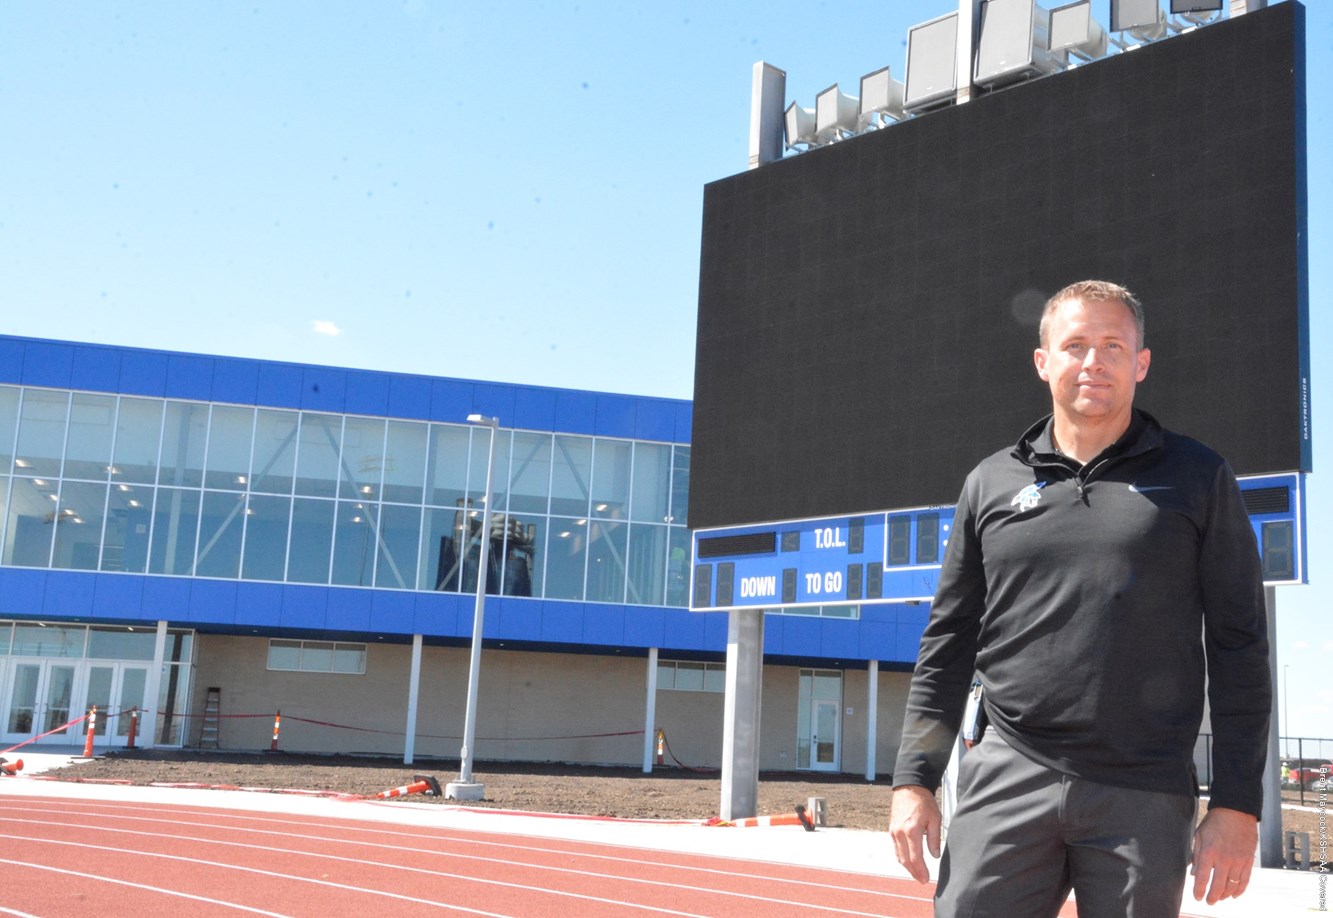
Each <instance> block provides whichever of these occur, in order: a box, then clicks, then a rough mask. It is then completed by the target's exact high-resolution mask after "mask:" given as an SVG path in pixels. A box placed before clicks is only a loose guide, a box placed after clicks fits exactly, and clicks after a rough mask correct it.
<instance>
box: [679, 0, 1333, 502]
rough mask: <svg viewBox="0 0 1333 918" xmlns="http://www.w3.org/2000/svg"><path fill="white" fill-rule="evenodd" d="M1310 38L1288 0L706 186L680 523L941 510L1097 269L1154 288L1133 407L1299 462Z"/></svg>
mask: <svg viewBox="0 0 1333 918" xmlns="http://www.w3.org/2000/svg"><path fill="white" fill-rule="evenodd" d="M1303 55H1304V10H1303V8H1302V7H1301V6H1300V5H1299V4H1297V3H1294V2H1293V3H1283V4H1279V5H1276V6H1273V7H1269V8H1267V9H1264V10H1260V11H1258V12H1255V13H1250V14H1247V15H1244V16H1239V17H1235V18H1233V19H1229V20H1227V21H1224V22H1219V23H1217V24H1214V25H1211V26H1207V27H1205V28H1201V29H1198V30H1196V31H1194V32H1191V33H1188V34H1184V35H1179V36H1176V37H1173V38H1170V39H1167V40H1165V41H1161V42H1158V43H1156V44H1152V45H1148V46H1145V47H1142V48H1138V49H1135V50H1133V51H1130V52H1128V53H1121V54H1117V55H1114V56H1112V57H1110V58H1107V59H1104V60H1101V61H1097V62H1094V63H1091V64H1087V65H1084V66H1080V67H1078V68H1076V69H1074V70H1071V71H1066V72H1064V73H1060V74H1055V75H1052V76H1049V77H1045V78H1042V79H1038V80H1034V81H1032V82H1030V83H1027V84H1023V85H1019V86H1015V87H1012V88H1009V89H1006V90H1003V91H1001V92H997V93H993V94H990V95H986V96H983V97H981V98H977V99H974V100H973V101H971V102H968V103H967V104H965V105H960V106H955V107H951V108H948V109H944V110H941V111H937V112H933V113H930V114H927V115H923V116H920V117H917V118H914V119H911V120H909V121H906V122H904V123H902V124H898V125H893V126H891V127H889V128H887V129H885V130H881V131H877V132H872V133H868V134H865V135H862V136H859V137H855V138H851V139H848V140H845V141H842V142H839V143H836V144H832V145H829V146H827V147H824V148H820V149H816V150H812V151H809V152H807V153H804V154H801V155H799V156H794V157H788V158H786V159H783V160H781V161H779V162H775V163H771V164H768V165H765V166H762V167H760V168H758V169H755V170H753V171H749V172H745V173H742V174H740V175H736V176H732V177H730V178H727V179H723V180H721V181H718V182H714V183H712V184H710V185H708V186H707V188H706V189H705V193H704V217H703V246H702V258H701V270H700V289H699V329H698V346H697V366H696V375H695V393H694V431H693V455H692V469H691V480H690V524H691V526H693V527H695V528H698V527H714V526H729V525H739V524H743V523H752V522H760V521H764V520H782V519H798V518H805V517H814V516H828V515H834V514H841V513H858V512H863V511H868V510H876V509H891V508H899V507H917V506H923V505H931V504H947V503H952V502H953V501H954V500H955V499H956V497H957V495H958V491H959V489H960V487H961V485H962V482H963V478H964V477H965V476H966V474H967V472H968V471H969V470H970V469H971V467H972V466H973V465H974V464H976V462H977V461H978V460H979V459H981V458H982V457H984V456H986V455H988V454H989V453H991V452H993V451H995V450H997V449H999V448H1001V447H1003V446H1005V445H1006V444H1010V443H1012V442H1013V441H1014V440H1016V439H1017V437H1018V435H1019V433H1021V432H1022V431H1023V430H1024V429H1025V428H1026V427H1027V426H1028V425H1029V424H1031V423H1032V422H1034V421H1035V420H1037V419H1038V418H1039V417H1041V416H1042V415H1043V414H1045V413H1047V412H1048V411H1049V410H1050V396H1049V392H1048V390H1047V389H1046V388H1045V386H1044V384H1043V383H1041V381H1040V380H1038V379H1037V376H1036V373H1035V371H1034V369H1033V363H1032V350H1033V348H1034V347H1036V345H1037V321H1038V317H1039V313H1040V310H1041V307H1042V305H1043V303H1044V301H1045V300H1046V298H1047V297H1048V296H1049V295H1050V294H1051V293H1053V292H1055V291H1056V290H1058V289H1060V288H1061V287H1063V286H1065V285H1066V284H1067V283H1070V282H1072V281H1075V280H1080V279H1084V278H1090V277H1095V278H1103V279H1107V280H1113V281H1116V282H1118V283H1122V284H1124V285H1125V286H1127V287H1129V288H1130V289H1131V290H1133V291H1134V292H1135V293H1137V294H1138V295H1139V297H1140V298H1141V299H1142V300H1143V302H1144V304H1145V308H1146V310H1147V335H1146V342H1147V345H1148V346H1149V347H1150V348H1151V349H1152V352H1153V361H1152V367H1151V369H1150V371H1149V374H1148V378H1147V380H1145V381H1144V382H1143V383H1142V384H1141V385H1140V386H1139V390H1138V401H1137V403H1138V404H1139V405H1140V406H1141V407H1143V408H1145V409H1146V410H1148V411H1150V412H1152V413H1153V414H1155V415H1156V416H1157V417H1158V418H1159V419H1160V420H1161V421H1162V422H1163V423H1164V424H1165V425H1166V426H1168V427H1170V428H1172V429H1175V430H1178V431H1180V432H1182V433H1187V434H1190V435H1192V436H1195V437H1198V438H1199V439H1201V440H1203V441H1204V442H1206V443H1208V444H1209V445H1211V446H1213V447H1214V448H1215V449H1217V450H1218V451H1219V452H1221V453H1222V454H1223V455H1224V456H1226V457H1227V458H1228V459H1229V460H1230V461H1231V463H1232V465H1233V467H1234V468H1235V470H1236V472H1237V473H1239V474H1259V473H1271V472H1280V471H1308V470H1309V468H1310V430H1309V417H1310V414H1309V355H1308V345H1307V343H1306V342H1307V320H1306V309H1307V277H1306V240H1305V210H1304V208H1305V203H1304V202H1305V171H1304V141H1305V137H1304V133H1305V132H1304V104H1305V100H1304V79H1305V75H1304V60H1303Z"/></svg>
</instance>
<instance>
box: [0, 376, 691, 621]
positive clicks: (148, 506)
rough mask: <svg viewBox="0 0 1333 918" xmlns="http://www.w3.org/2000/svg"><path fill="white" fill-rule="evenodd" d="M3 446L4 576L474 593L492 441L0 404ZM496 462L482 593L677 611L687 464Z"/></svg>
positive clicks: (588, 445) (119, 402)
mask: <svg viewBox="0 0 1333 918" xmlns="http://www.w3.org/2000/svg"><path fill="white" fill-rule="evenodd" d="M7 430H8V431H9V432H10V433H9V435H8V437H7V436H6V433H5V432H6V431H7ZM7 441H8V442H12V444H13V448H12V451H13V452H14V454H15V457H16V458H15V459H14V461H13V462H12V463H11V465H12V467H13V469H14V474H13V475H12V476H11V477H8V478H6V477H4V476H0V564H6V565H14V566H22V567H37V568H44V567H51V566H54V567H57V568H62V569H69V570H101V571H108V572H127V573H145V572H146V573H150V574H163V575H171V576H199V577H217V578H227V579H235V578H243V579H246V580H263V581H272V582H284V581H286V582H292V583H311V584H336V585H346V586H375V587H377V588H380V589H409V590H445V591H455V592H458V591H462V592H470V591H472V590H475V589H476V577H477V570H478V562H479V560H480V549H481V546H480V544H479V542H480V539H479V537H480V535H481V533H480V532H479V528H480V524H481V509H482V508H481V502H482V497H483V494H484V489H485V483H486V458H487V453H488V451H489V450H490V447H491V431H490V430H489V429H487V428H482V427H477V426H473V425H467V424H461V423H460V424H443V423H429V424H428V423H424V422H417V421H399V420H387V419H384V418H365V417H356V416H343V415H336V414H328V413H321V412H298V411H287V410H280V409H268V408H261V409H255V408H249V407H243V406H234V405H208V404H204V403H196V402H186V401H182V400H165V399H152V398H140V397H130V396H119V397H118V396H109V395H98V394H92V393H77V392H68V391H58V390H45V389H29V388H25V387H15V386H7V387H6V386H0V449H3V448H5V446H4V444H5V443H6V442H7ZM494 461H495V466H494V468H495V475H494V479H493V485H492V487H493V498H492V500H493V504H494V506H493V511H494V512H493V514H492V519H491V524H492V525H491V532H490V533H488V534H487V535H488V537H487V539H486V540H485V541H486V547H487V550H488V552H489V555H490V561H489V570H488V576H487V589H488V590H489V591H490V592H493V593H503V594H504V595H508V596H532V597H548V598H551V599H570V600H585V601H590V602H609V603H630V604H636V605H660V604H662V603H663V601H664V600H665V602H666V603H667V604H669V605H676V606H683V605H685V604H686V602H687V600H688V587H689V569H688V566H689V565H688V552H689V533H688V531H687V530H686V529H685V528H684V526H683V525H682V520H681V519H678V518H677V516H678V515H681V516H683V514H684V505H685V499H686V494H685V491H686V488H687V487H688V481H689V450H688V447H680V446H672V445H670V444H662V443H646V442H638V441H632V440H623V439H613V438H607V437H590V436H575V435H570V434H551V433H542V432H535V431H511V430H505V429H501V430H499V431H497V433H496V437H495V460H494ZM61 470H63V476H62V475H61V474H56V473H57V472H60V471H61ZM108 478H109V483H108Z"/></svg>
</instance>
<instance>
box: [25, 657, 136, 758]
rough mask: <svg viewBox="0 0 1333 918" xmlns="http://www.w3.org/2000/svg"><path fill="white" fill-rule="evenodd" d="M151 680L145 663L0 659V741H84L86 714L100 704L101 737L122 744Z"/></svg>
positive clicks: (98, 735) (98, 733) (98, 732)
mask: <svg viewBox="0 0 1333 918" xmlns="http://www.w3.org/2000/svg"><path fill="white" fill-rule="evenodd" d="M147 684H148V666H147V665H146V664H144V663H128V662H116V661H103V660H98V661H93V660H62V659H51V658H41V657H33V658H25V657H9V658H8V659H6V660H4V661H0V712H3V716H4V719H3V721H0V744H3V745H4V746H12V745H14V744H15V743H21V742H24V741H25V740H31V739H33V737H40V738H39V739H37V740H36V743H35V744H36V745H46V746H61V745H65V746H67V745H70V744H73V743H82V742H83V740H84V736H85V734H86V732H87V726H86V724H85V723H84V721H83V719H82V718H83V717H84V715H86V714H87V713H88V711H89V709H90V708H92V707H93V706H94V705H96V706H97V710H98V719H97V727H96V734H95V735H96V738H97V741H98V742H104V743H106V744H107V745H112V746H123V745H125V744H126V741H127V739H128V736H129V732H130V717H131V714H130V712H131V711H132V710H133V709H135V708H138V709H140V710H142V709H143V707H144V700H145V698H144V689H145V687H146V686H147Z"/></svg>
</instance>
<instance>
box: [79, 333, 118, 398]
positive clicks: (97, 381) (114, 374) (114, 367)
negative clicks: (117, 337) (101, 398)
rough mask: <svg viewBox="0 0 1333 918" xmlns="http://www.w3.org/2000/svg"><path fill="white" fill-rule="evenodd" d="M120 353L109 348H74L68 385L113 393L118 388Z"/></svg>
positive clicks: (89, 346)
mask: <svg viewBox="0 0 1333 918" xmlns="http://www.w3.org/2000/svg"><path fill="white" fill-rule="evenodd" d="M120 353H121V352H120V351H119V350H117V349H115V348H110V347H97V346H95V345H78V346H76V347H75V348H74V362H73V364H72V367H71V371H70V385H71V386H72V387H73V388H75V389H87V390H90V391H93V392H115V391H116V390H117V389H118V388H119V387H120Z"/></svg>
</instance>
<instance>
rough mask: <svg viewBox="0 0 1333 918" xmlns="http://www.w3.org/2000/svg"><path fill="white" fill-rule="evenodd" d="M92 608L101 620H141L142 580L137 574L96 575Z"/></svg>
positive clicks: (142, 616) (142, 615)
mask: <svg viewBox="0 0 1333 918" xmlns="http://www.w3.org/2000/svg"><path fill="white" fill-rule="evenodd" d="M94 576H95V578H96V579H95V583H94V586H93V608H94V609H95V611H96V614H97V615H98V616H99V617H101V618H130V619H142V618H144V617H145V616H144V614H143V588H144V578H143V577H141V576H139V575H137V574H96V575H94Z"/></svg>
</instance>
